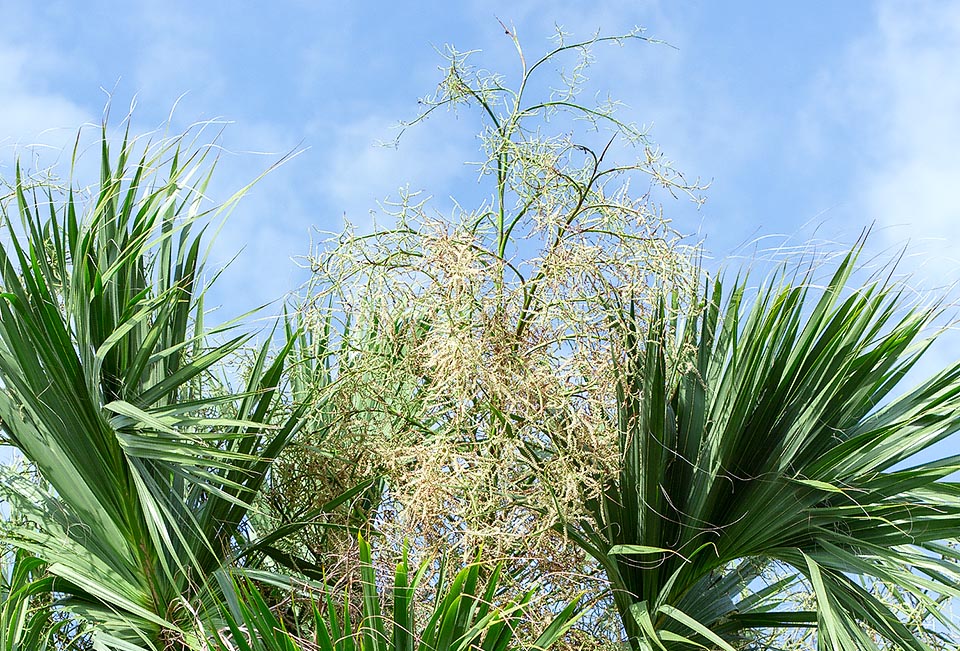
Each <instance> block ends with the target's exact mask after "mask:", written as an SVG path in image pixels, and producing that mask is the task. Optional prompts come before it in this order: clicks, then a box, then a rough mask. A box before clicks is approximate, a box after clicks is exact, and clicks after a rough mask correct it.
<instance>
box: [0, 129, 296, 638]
mask: <svg viewBox="0 0 960 651" xmlns="http://www.w3.org/2000/svg"><path fill="white" fill-rule="evenodd" d="M136 150H137V147H136V143H135V142H131V141H129V139H128V138H127V136H126V135H125V136H124V139H123V141H122V143H121V145H120V153H119V155H118V156H117V157H116V158H113V157H112V156H111V154H110V151H109V146H108V137H107V133H106V128H105V127H104V130H103V135H102V142H101V178H100V183H99V186H98V187H97V188H96V190H95V192H94V193H93V196H92V197H91V198H90V201H89V202H87V203H84V202H82V201H80V199H79V198H78V192H77V191H75V190H74V189H72V188H70V189H67V190H66V191H65V192H64V194H62V195H59V194H57V193H56V192H55V191H54V189H53V187H52V184H51V183H50V182H48V181H43V182H41V183H39V184H31V183H30V182H29V180H28V179H26V178H23V176H22V175H21V173H20V171H19V169H18V171H17V178H16V183H15V186H14V187H13V189H12V193H11V195H10V196H9V197H8V204H12V206H13V208H12V210H13V213H14V214H13V215H11V214H8V213H7V211H6V210H5V217H6V219H5V221H6V224H7V226H8V237H7V241H6V242H4V243H3V244H2V245H0V281H2V299H0V381H2V384H3V388H4V390H3V392H2V393H0V418H2V432H3V435H4V436H5V437H6V439H7V441H8V442H9V444H11V445H13V446H15V447H16V449H17V450H18V451H19V452H20V453H21V454H22V455H23V456H24V457H25V458H26V460H27V461H28V462H29V463H30V464H31V465H32V466H33V467H34V468H35V469H36V470H37V471H38V473H39V476H40V477H41V478H42V481H41V482H37V481H32V480H30V479H28V478H27V477H26V476H24V475H22V474H20V473H17V472H15V471H13V470H11V469H10V468H3V469H0V473H2V481H0V484H2V489H0V491H2V497H3V499H4V500H6V501H7V502H8V503H9V505H10V508H11V509H12V512H13V513H14V515H15V520H14V521H12V522H11V524H10V526H7V527H6V528H5V529H4V531H3V538H4V540H5V541H6V542H8V543H10V544H12V545H14V546H16V547H17V548H19V549H21V550H23V551H24V552H27V553H29V554H32V555H35V556H37V557H38V558H41V559H43V560H44V561H45V562H46V563H47V572H48V573H49V574H50V575H51V576H53V577H55V578H56V592H57V594H58V595H59V596H62V597H63V601H62V605H63V607H65V608H66V609H67V610H68V611H69V612H70V613H71V614H72V615H73V616H77V617H80V618H81V619H82V620H84V621H86V622H88V623H89V624H90V625H91V626H92V627H93V629H92V635H93V640H94V643H95V644H96V645H97V647H98V648H104V647H116V648H124V649H130V648H141V647H144V648H157V649H159V648H167V649H171V648H186V647H188V646H189V645H190V644H191V643H193V642H195V641H196V631H197V630H198V628H197V624H196V622H197V615H196V613H198V612H199V611H201V610H202V605H203V603H204V600H205V599H210V598H211V597H213V596H215V595H216V593H217V587H216V585H217V582H215V581H212V578H213V577H214V576H215V575H216V574H217V572H219V571H221V570H222V568H224V567H226V566H228V565H230V564H231V563H234V562H238V558H237V557H238V555H239V554H240V553H241V550H240V548H239V547H238V543H237V541H238V536H240V535H241V534H242V533H243V530H244V528H245V526H246V522H247V518H248V514H249V513H250V509H251V504H252V502H253V500H254V499H255V498H256V496H257V494H258V492H259V490H260V487H261V486H262V484H263V482H264V478H265V476H266V474H267V471H268V469H269V467H270V460H271V459H273V458H274V457H275V456H276V455H277V454H278V453H279V451H280V450H281V449H282V448H283V446H284V445H285V444H286V442H287V441H288V440H289V439H290V438H291V436H293V434H294V433H295V432H296V430H297V428H298V424H299V423H300V422H301V416H302V412H303V409H304V407H302V406H301V407H297V406H290V405H287V404H285V401H284V400H283V399H282V398H283V396H282V395H281V393H282V392H281V391H280V389H279V386H280V383H281V377H282V371H283V368H284V360H285V357H286V356H287V354H288V353H289V351H290V350H291V348H292V347H293V346H294V343H293V340H294V338H293V337H291V338H290V339H289V340H288V342H287V343H286V344H285V345H284V346H283V347H282V348H281V350H280V351H279V352H278V353H276V354H275V355H273V356H271V355H269V354H268V350H269V345H270V343H269V342H268V343H267V344H265V345H264V346H263V347H261V348H260V349H259V350H258V351H255V354H254V355H253V359H252V363H251V366H250V369H249V373H248V378H247V379H246V381H245V383H244V386H242V388H241V389H239V390H231V389H230V388H229V384H230V383H229V382H226V381H221V380H217V378H218V377H220V376H219V371H218V365H219V364H221V363H222V362H223V361H224V360H226V359H227V358H228V357H230V356H231V355H233V354H236V353H237V352H238V351H239V350H240V349H241V348H242V347H244V346H245V345H246V344H247V342H248V341H249V340H250V337H251V335H249V334H245V333H239V334H229V332H230V328H229V327H228V326H223V327H219V328H213V329H211V328H208V327H206V326H205V324H204V321H203V317H204V311H203V296H204V292H205V287H204V285H203V283H204V275H203V258H204V257H205V256H204V251H203V249H202V247H201V240H202V235H203V231H204V228H203V227H202V225H201V222H202V221H203V220H206V219H209V218H210V217H212V216H214V213H212V212H208V211H205V209H204V207H203V205H202V199H203V195H204V191H205V189H206V185H207V183H208V180H209V172H208V170H207V167H206V166H205V160H204V159H205V157H206V155H207V151H209V150H203V149H199V150H193V151H189V148H188V147H185V146H184V142H183V139H182V137H181V138H177V139H173V140H170V141H164V142H161V143H160V144H158V145H154V146H147V147H145V148H144V149H143V152H144V153H143V154H142V155H141V156H139V158H137V157H135V155H134V152H135V151H136ZM164 166H165V167H166V174H165V175H164V174H163V173H162V172H163V167H164ZM242 192H243V191H241V192H240V193H238V196H239V194H242ZM232 201H233V200H231V201H230V202H228V205H229V204H231V203H232Z"/></svg>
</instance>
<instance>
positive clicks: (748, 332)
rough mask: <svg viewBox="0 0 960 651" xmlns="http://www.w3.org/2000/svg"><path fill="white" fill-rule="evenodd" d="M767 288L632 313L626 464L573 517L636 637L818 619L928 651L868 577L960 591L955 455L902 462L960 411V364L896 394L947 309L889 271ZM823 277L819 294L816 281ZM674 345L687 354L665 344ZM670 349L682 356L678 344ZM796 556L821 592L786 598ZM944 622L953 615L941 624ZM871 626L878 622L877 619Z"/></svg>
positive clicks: (841, 641)
mask: <svg viewBox="0 0 960 651" xmlns="http://www.w3.org/2000/svg"><path fill="white" fill-rule="evenodd" d="M855 263H856V251H854V252H853V253H851V254H850V255H849V256H848V257H847V258H846V259H845V260H844V261H843V263H842V264H841V265H840V266H839V269H838V270H837V272H836V274H835V275H834V276H833V278H832V279H831V280H830V282H829V283H828V284H827V286H826V287H825V288H823V289H821V290H814V289H813V288H812V287H811V286H810V285H809V284H808V281H809V280H810V279H809V276H808V277H806V278H803V279H801V282H799V283H796V284H792V283H789V282H785V283H783V284H782V285H781V286H779V287H769V288H766V289H761V290H759V291H758V293H757V296H756V298H755V300H754V302H753V305H752V306H747V299H746V295H747V287H746V283H745V282H737V283H735V284H734V286H733V288H732V290H730V291H725V287H724V285H723V284H722V283H721V282H720V281H716V282H713V283H709V284H708V286H707V291H706V293H705V294H704V296H703V301H702V304H701V305H700V306H699V309H694V310H693V312H692V314H688V315H686V316H685V318H677V319H675V320H673V321H672V322H668V321H667V319H665V318H664V316H663V315H664V313H665V310H664V309H663V308H661V309H660V317H659V318H657V319H654V320H653V322H652V323H651V324H650V325H649V326H645V327H644V326H640V325H638V323H639V320H638V319H635V318H633V316H632V314H631V310H626V311H625V312H626V313H625V314H624V315H623V316H624V318H623V319H622V322H623V323H624V324H625V325H624V336H625V339H626V350H627V353H626V355H625V359H624V362H623V364H622V367H621V374H620V377H621V384H620V387H619V408H618V414H617V418H618V420H617V426H618V428H619V431H620V437H621V444H622V451H623V455H624V464H623V470H622V472H621V473H620V475H619V477H617V478H616V481H614V482H611V483H610V484H609V489H608V491H607V493H606V495H604V496H603V498H602V499H600V500H597V501H595V502H593V503H591V504H590V505H589V508H590V512H591V514H592V518H591V519H590V520H588V521H585V522H583V523H581V525H580V526H578V527H570V528H569V530H568V532H569V533H570V535H571V536H573V537H574V538H575V539H576V540H577V541H578V542H580V544H581V545H582V546H583V547H584V548H585V549H586V550H587V551H588V552H590V553H591V554H592V555H593V556H594V557H595V558H597V560H598V561H599V562H600V563H602V564H603V566H604V567H605V569H606V571H607V573H608V575H609V577H610V579H611V581H612V583H613V586H614V589H615V598H616V604H617V608H618V610H619V612H620V614H621V617H622V618H623V620H624V622H625V625H626V627H627V631H628V633H629V635H630V637H631V640H632V644H633V647H634V648H636V649H661V650H664V649H671V650H672V649H686V648H694V646H691V645H703V646H704V647H707V648H724V649H731V648H734V647H737V646H738V645H742V644H745V643H748V642H749V640H750V639H751V630H754V629H762V628H767V627H772V628H781V627H786V628H789V627H797V626H803V627H816V631H817V634H818V638H819V645H820V648H822V649H832V650H834V651H840V650H844V651H852V650H855V649H875V648H877V646H876V642H875V640H876V639H879V638H882V639H885V640H887V641H888V642H889V643H892V644H894V645H896V647H897V648H904V649H917V650H920V649H924V648H926V647H925V646H924V644H923V642H921V641H920V636H919V635H918V634H917V633H918V632H917V630H916V629H911V628H909V627H908V626H906V625H905V624H904V622H902V621H900V619H898V618H897V617H896V615H895V613H894V612H893V611H892V610H891V609H890V607H889V606H888V605H887V604H886V603H884V602H883V601H881V600H879V599H877V598H876V597H875V596H873V595H872V594H871V591H870V590H869V587H870V586H871V584H872V582H884V583H886V584H888V585H892V586H897V587H899V588H901V589H903V590H905V591H907V592H909V593H911V594H913V595H915V596H916V598H917V599H920V600H921V603H922V604H923V605H924V606H925V607H926V608H928V614H929V615H930V616H931V617H934V618H938V617H941V615H940V613H939V606H940V604H939V603H938V601H936V600H935V599H933V598H931V597H930V595H934V596H935V595H949V596H954V597H955V596H957V595H958V594H960V589H958V588H957V585H960V583H958V581H960V564H958V557H957V555H956V554H955V553H954V552H952V551H951V550H950V549H949V548H948V547H946V546H944V545H943V544H942V541H944V540H946V539H950V538H954V537H956V536H957V534H958V531H960V485H958V484H957V483H955V482H951V481H947V478H948V477H949V476H950V475H951V473H954V472H956V471H957V470H958V469H960V456H954V457H950V458H947V459H940V460H936V461H928V462H914V463H913V465H906V464H909V463H910V460H911V459H912V458H914V456H915V455H916V454H917V453H919V452H921V451H924V450H926V449H928V448H929V447H930V446H931V445H933V444H935V443H936V442H938V441H941V440H943V439H944V437H946V436H948V435H949V434H951V433H953V432H955V431H957V429H958V427H960V365H954V366H951V367H949V368H947V369H946V370H944V371H943V372H941V373H939V374H938V375H936V376H935V377H933V378H931V379H929V380H928V381H926V382H924V383H923V384H921V385H920V386H919V387H917V388H915V389H913V390H911V391H908V392H907V393H905V394H904V395H901V396H899V397H894V398H891V392H892V390H893V388H894V386H896V385H897V384H898V383H899V381H900V380H901V379H902V378H903V376H904V374H905V373H906V372H907V371H908V370H909V369H910V368H911V367H912V366H913V365H914V363H915V362H916V360H917V359H918V357H919V356H920V354H921V353H922V352H923V351H924V350H925V349H926V348H927V346H928V345H929V339H924V338H922V332H923V329H924V327H925V326H927V325H928V324H929V321H930V319H931V318H932V317H933V316H934V310H928V309H916V308H909V309H908V308H907V307H905V306H904V300H903V296H902V293H901V292H900V291H898V289H897V288H896V287H895V286H891V285H889V284H885V283H881V282H876V283H873V284H869V285H868V286H866V287H864V288H861V289H858V290H856V291H852V292H851V291H848V290H846V289H845V285H846V283H847V281H848V278H849V276H850V274H851V272H852V271H853V269H854V267H855ZM817 294H819V297H818V296H817ZM677 349H679V353H677V354H676V355H672V354H668V352H669V351H670V350H677ZM673 358H676V359H677V361H676V363H673V362H671V361H670V359H673ZM771 563H776V564H778V565H780V566H786V567H789V568H792V571H793V572H795V573H796V575H797V576H798V577H801V580H802V581H803V582H805V585H806V586H807V588H808V589H809V590H812V593H813V595H814V596H815V604H816V605H815V608H813V609H811V610H808V611H802V612H786V609H784V608H783V607H780V608H775V607H774V605H775V604H776V603H777V600H776V599H773V600H771V599H770V597H774V596H777V595H779V597H780V600H781V601H780V603H782V599H783V594H784V591H785V590H789V589H791V588H790V585H794V586H795V584H791V582H790V581H789V580H784V581H781V582H779V583H776V584H774V585H773V586H772V587H771V588H769V589H765V590H764V589H762V585H763V583H762V581H760V580H759V579H758V577H759V572H760V570H762V569H763V568H765V567H768V566H769V564H771ZM942 625H943V626H947V627H949V626H951V623H949V622H943V624H942ZM867 630H869V631H870V633H867V632H865V631H867Z"/></svg>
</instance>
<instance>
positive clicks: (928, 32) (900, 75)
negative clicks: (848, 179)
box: [827, 0, 960, 286]
mask: <svg viewBox="0 0 960 651" xmlns="http://www.w3.org/2000/svg"><path fill="white" fill-rule="evenodd" d="M876 17H877V20H876V24H875V26H874V29H873V30H872V31H871V32H870V33H869V34H868V35H867V36H865V37H864V38H862V39H861V40H860V41H858V42H857V43H855V44H854V45H853V46H852V47H851V48H850V50H849V53H848V56H847V59H846V61H845V63H844V65H843V66H842V67H841V68H840V69H839V70H838V71H837V72H835V73H834V74H832V75H831V82H830V85H829V87H828V89H827V90H828V91H829V92H832V93H833V94H834V98H833V99H832V100H831V101H830V110H831V112H833V113H834V114H835V115H836V117H837V119H838V122H839V126H840V127H841V128H846V129H848V130H851V131H852V132H853V133H854V134H855V136H856V137H857V143H858V145H859V151H858V152H856V155H855V157H854V161H855V163H856V164H857V168H856V169H854V173H853V175H852V177H853V179H854V182H855V183H856V187H855V188H854V192H855V193H856V195H857V199H858V204H859V208H860V210H861V211H862V213H863V216H865V217H867V218H870V219H876V221H877V224H878V226H879V227H880V228H879V229H878V231H879V233H878V234H879V237H880V238H882V239H883V241H884V242H886V243H887V244H889V245H891V246H902V245H903V244H905V243H906V242H907V241H908V240H909V241H910V242H911V246H910V251H911V253H912V255H911V258H910V259H909V261H908V264H909V265H910V266H912V267H915V269H916V270H917V272H918V276H919V278H920V280H927V281H929V280H932V281H934V282H939V283H943V282H948V283H951V282H954V281H955V280H957V279H958V278H960V273H958V272H960V258H958V253H957V250H956V249H957V243H956V237H957V229H958V225H960V202H958V201H957V188H958V187H960V149H958V146H957V143H960V67H958V66H957V62H958V61H960V2H955V1H951V2H945V1H939V0H937V1H933V2H925V3H923V2H900V1H886V2H881V3H880V4H879V5H878V10H877V14H876ZM924 285H925V286H929V282H924Z"/></svg>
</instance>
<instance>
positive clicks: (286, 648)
mask: <svg viewBox="0 0 960 651" xmlns="http://www.w3.org/2000/svg"><path fill="white" fill-rule="evenodd" d="M360 563H361V566H360V567H361V574H362V583H361V590H362V598H363V606H362V612H361V616H360V619H359V621H356V622H354V621H353V620H352V616H351V608H350V594H349V591H348V592H347V593H346V594H345V595H344V596H345V600H344V601H343V602H342V605H341V603H338V600H337V599H336V597H335V595H334V594H333V592H332V591H330V590H326V591H325V593H324V603H323V604H320V605H317V604H314V606H313V609H312V610H313V614H314V621H313V634H312V640H311V641H310V643H311V647H310V648H315V649H317V651H470V650H477V651H519V650H520V649H524V650H529V651H543V650H544V649H547V648H549V647H550V646H551V645H553V644H554V643H555V642H556V641H557V640H559V639H560V638H561V637H562V636H563V635H564V634H565V633H566V632H567V630H568V629H569V628H570V627H571V626H572V625H573V624H574V623H575V621H576V619H577V617H578V616H577V614H576V613H577V609H578V603H577V602H572V603H570V604H569V605H567V606H566V607H565V608H564V609H563V610H562V611H560V612H559V613H558V614H557V615H556V616H555V617H554V618H553V619H552V621H550V622H549V623H548V624H547V625H546V626H545V627H543V632H542V633H540V635H538V636H537V637H536V638H534V639H533V640H532V641H530V642H522V641H520V640H518V639H517V633H518V632H519V631H520V630H521V629H520V627H521V623H522V619H523V617H524V615H525V614H526V608H527V606H528V604H529V602H530V599H531V598H532V597H533V594H534V590H529V591H528V592H527V593H526V594H524V595H523V596H522V597H521V598H519V599H517V600H513V601H510V602H508V603H506V604H504V605H502V606H497V605H496V604H495V602H496V600H497V598H498V596H499V589H500V584H499V580H500V575H501V571H502V566H501V565H498V566H496V567H495V568H494V569H493V570H492V572H490V574H489V576H487V577H486V578H485V579H481V574H482V572H483V568H482V566H481V564H480V563H479V562H476V563H472V564H470V565H468V566H467V567H465V568H463V569H462V570H460V571H459V572H457V573H456V575H455V576H454V577H453V578H452V579H451V580H450V581H449V582H447V581H446V580H445V579H444V572H442V571H441V573H440V577H439V579H438V586H437V588H436V590H435V596H434V599H433V604H432V607H431V608H430V610H428V612H427V613H426V623H425V624H423V625H422V626H418V625H417V621H416V620H417V617H416V615H417V612H418V611H421V610H422V608H421V607H420V604H419V603H418V592H420V590H419V587H420V584H421V582H422V581H423V579H424V575H425V573H426V571H427V569H428V565H427V564H423V565H421V566H420V567H419V568H411V567H410V565H409V562H408V559H407V552H406V550H404V552H403V555H402V558H401V560H400V562H399V563H398V564H397V567H396V572H395V574H394V577H393V583H392V585H390V586H388V587H386V588H381V587H380V584H379V583H378V581H377V576H376V572H375V570H374V565H373V559H372V554H371V550H370V546H369V545H368V544H367V542H366V541H365V540H363V538H360ZM238 592H239V594H241V595H243V597H244V598H243V599H242V600H239V601H237V602H235V604H234V608H233V609H232V610H230V611H227V612H225V613H223V614H224V616H225V619H226V626H223V627H221V628H220V629H219V631H218V633H217V634H216V640H217V642H216V644H217V645H218V646H217V648H218V649H219V650H220V651H234V650H236V651H295V650H297V649H300V648H303V647H302V646H301V645H304V638H303V636H302V635H300V636H298V635H294V634H292V633H289V632H287V630H286V628H285V626H284V624H283V623H282V622H281V621H280V620H279V619H278V618H277V616H276V615H275V614H274V612H273V611H272V610H271V609H270V606H269V605H268V604H267V602H266V601H265V600H264V599H263V597H262V595H261V593H260V592H259V591H258V590H257V589H256V587H255V586H254V585H253V584H252V583H250V582H248V581H247V582H242V583H241V584H240V589H239V590H238ZM385 602H389V604H392V607H391V606H390V605H388V603H385Z"/></svg>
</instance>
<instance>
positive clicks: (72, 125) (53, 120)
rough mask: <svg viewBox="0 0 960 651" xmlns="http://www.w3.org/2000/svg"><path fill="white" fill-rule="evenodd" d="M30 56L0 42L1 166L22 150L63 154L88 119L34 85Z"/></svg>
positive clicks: (63, 99) (78, 109) (73, 105)
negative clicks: (44, 149)
mask: <svg viewBox="0 0 960 651" xmlns="http://www.w3.org/2000/svg"><path fill="white" fill-rule="evenodd" d="M33 75H34V70H33V66H32V61H31V58H30V56H29V53H28V52H27V51H26V50H24V49H23V48H20V47H16V46H11V45H7V44H4V43H3V42H2V41H0V97H3V101H2V102H0V152H2V159H4V162H6V161H8V160H10V159H11V158H12V157H13V156H11V154H20V153H22V151H23V148H24V147H29V146H37V147H42V148H51V149H53V150H54V151H55V152H58V151H60V150H62V149H63V148H64V147H65V146H67V145H68V144H69V143H70V142H71V141H72V140H73V139H74V137H75V135H76V130H77V127H79V126H80V125H81V124H82V123H83V122H85V121H88V120H89V119H90V116H89V115H88V114H87V113H86V112H85V111H84V110H83V108H81V107H80V106H79V105H77V104H76V103H74V102H73V101H71V100H70V99H69V98H68V97H66V96H63V95H60V94H58V93H55V92H51V91H48V90H46V89H44V87H43V84H42V83H37V79H35V78H34V76H33Z"/></svg>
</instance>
